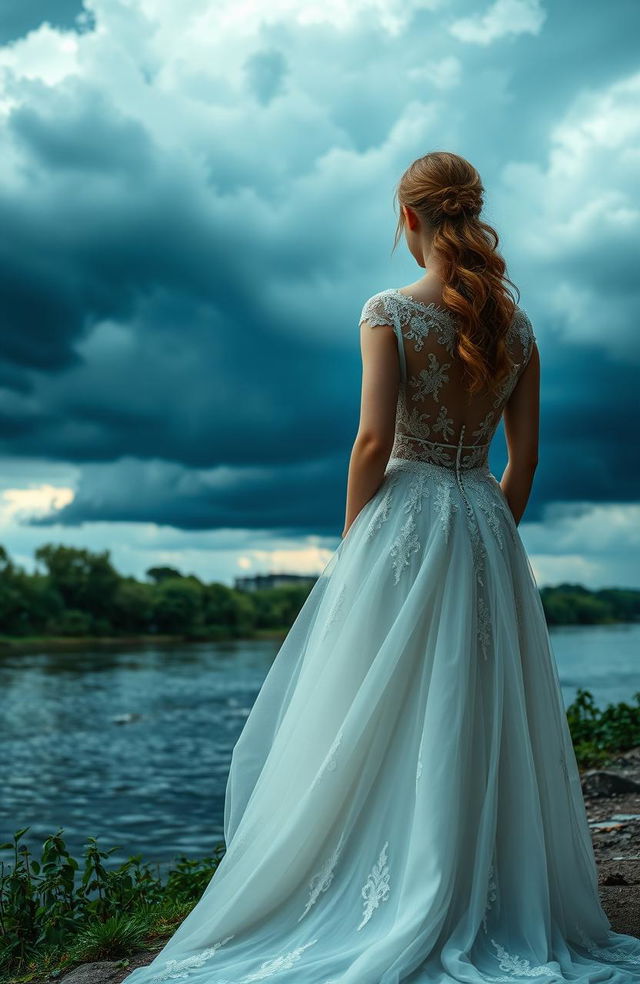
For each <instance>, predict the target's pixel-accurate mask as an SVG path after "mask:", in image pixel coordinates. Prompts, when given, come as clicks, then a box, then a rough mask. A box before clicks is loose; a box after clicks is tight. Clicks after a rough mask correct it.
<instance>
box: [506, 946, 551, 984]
mask: <svg viewBox="0 0 640 984" xmlns="http://www.w3.org/2000/svg"><path fill="white" fill-rule="evenodd" d="M491 943H492V945H493V946H494V947H495V949H496V952H497V960H498V966H499V967H500V970H505V971H508V973H509V976H508V977H494V978H493V979H494V980H497V981H513V979H514V978H513V975H514V974H516V975H517V976H518V977H541V976H542V975H546V976H551V977H554V978H556V979H557V978H558V975H559V969H558V967H557V966H556V967H552V966H551V964H549V963H545V964H538V965H537V966H531V961H530V960H525V958H524V957H518V956H516V955H514V954H511V953H509V952H508V950H505V948H504V947H503V946H501V944H500V943H497V942H496V941H495V940H494V939H493V938H492V939H491Z"/></svg>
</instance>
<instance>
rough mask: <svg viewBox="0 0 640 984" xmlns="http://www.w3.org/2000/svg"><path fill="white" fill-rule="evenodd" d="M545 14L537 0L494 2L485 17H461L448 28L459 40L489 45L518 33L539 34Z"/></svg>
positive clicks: (476, 15)
mask: <svg viewBox="0 0 640 984" xmlns="http://www.w3.org/2000/svg"><path fill="white" fill-rule="evenodd" d="M545 18H546V13H545V11H544V10H543V7H542V4H541V3H540V0H495V2H494V3H492V4H491V6H490V7H489V8H488V9H487V10H486V11H485V13H484V14H472V15H471V16H470V17H461V18H459V19H458V20H455V21H454V22H453V24H451V26H450V28H449V29H450V31H451V33H452V34H453V35H454V37H456V38H458V40H459V41H467V42H468V43H470V44H491V43H492V42H493V41H497V40H499V39H500V38H503V37H507V36H509V35H514V34H515V35H518V34H538V33H539V32H540V30H541V28H542V25H543V24H544V21H545Z"/></svg>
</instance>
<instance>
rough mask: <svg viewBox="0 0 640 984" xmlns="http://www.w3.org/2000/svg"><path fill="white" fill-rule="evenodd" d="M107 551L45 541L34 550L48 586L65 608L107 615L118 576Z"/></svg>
mask: <svg viewBox="0 0 640 984" xmlns="http://www.w3.org/2000/svg"><path fill="white" fill-rule="evenodd" d="M109 555H110V551H109V550H103V551H102V552H101V553H92V552H91V551H90V550H85V549H79V548H78V547H67V546H64V545H63V544H54V543H47V544H44V545H43V546H41V547H38V549H37V550H36V553H35V556H36V559H37V560H39V561H40V562H41V563H43V564H44V565H45V567H46V570H47V573H48V575H49V578H50V581H51V585H52V587H53V588H54V589H55V590H56V591H58V592H59V594H60V596H61V597H62V600H63V601H64V604H65V606H66V607H67V608H75V609H78V610H79V611H83V612H87V613H88V614H90V615H94V616H99V617H102V618H109V617H110V615H111V611H112V606H113V598H114V595H115V592H116V589H117V587H118V583H119V581H120V575H119V574H118V572H117V571H116V570H115V569H114V567H113V566H112V565H111V561H110V559H109Z"/></svg>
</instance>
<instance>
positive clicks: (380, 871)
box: [358, 841, 389, 930]
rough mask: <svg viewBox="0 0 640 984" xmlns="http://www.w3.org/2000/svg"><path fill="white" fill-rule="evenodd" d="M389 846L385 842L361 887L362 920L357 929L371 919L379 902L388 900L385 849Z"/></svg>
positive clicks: (387, 867) (387, 873)
mask: <svg viewBox="0 0 640 984" xmlns="http://www.w3.org/2000/svg"><path fill="white" fill-rule="evenodd" d="M388 846H389V841H386V842H385V844H384V846H383V848H382V850H381V851H380V855H379V857H378V860H377V861H376V863H375V864H374V866H373V868H372V869H371V873H370V874H369V876H368V878H367V880H366V882H365V883H364V885H363V886H362V892H361V895H362V898H363V899H364V909H363V913H362V920H361V922H360V925H359V926H358V929H359V930H360V929H362V928H363V926H366V924H367V923H368V922H369V920H370V919H371V916H372V915H373V913H374V912H375V910H376V909H377V908H378V906H379V905H380V903H381V902H385V901H386V900H387V899H388V898H389V865H388V864H387V848H388Z"/></svg>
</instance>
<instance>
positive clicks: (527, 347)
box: [513, 307, 537, 365]
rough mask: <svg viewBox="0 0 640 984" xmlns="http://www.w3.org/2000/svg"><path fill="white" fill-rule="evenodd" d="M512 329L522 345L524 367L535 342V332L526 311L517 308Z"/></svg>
mask: <svg viewBox="0 0 640 984" xmlns="http://www.w3.org/2000/svg"><path fill="white" fill-rule="evenodd" d="M513 324H514V328H515V329H516V331H517V334H518V337H519V339H520V341H521V343H522V349H523V352H524V364H525V365H526V364H527V363H528V361H529V359H530V358H531V353H532V351H533V346H534V343H535V342H536V341H537V339H536V336H535V332H534V330H533V325H532V324H531V320H530V318H529V316H528V314H527V312H526V311H524V310H523V309H522V308H520V307H519V308H518V309H517V311H516V313H515V317H514V322H513Z"/></svg>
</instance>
